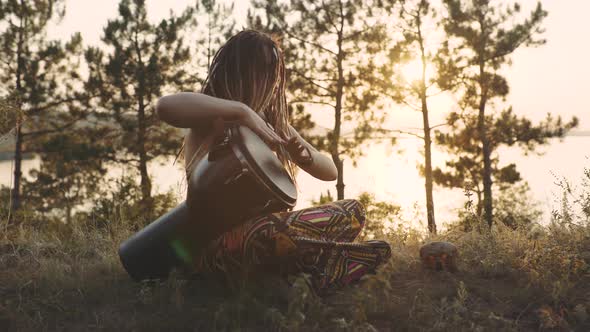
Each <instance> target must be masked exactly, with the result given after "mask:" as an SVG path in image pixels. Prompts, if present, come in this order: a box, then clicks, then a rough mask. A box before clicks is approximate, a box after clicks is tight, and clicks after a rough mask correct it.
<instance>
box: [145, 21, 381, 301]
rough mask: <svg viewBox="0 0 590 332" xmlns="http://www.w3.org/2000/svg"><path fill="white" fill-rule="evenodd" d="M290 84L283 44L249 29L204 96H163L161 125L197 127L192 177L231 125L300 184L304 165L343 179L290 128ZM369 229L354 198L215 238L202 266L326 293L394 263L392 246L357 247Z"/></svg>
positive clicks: (213, 71) (231, 46) (191, 141)
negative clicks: (262, 274)
mask: <svg viewBox="0 0 590 332" xmlns="http://www.w3.org/2000/svg"><path fill="white" fill-rule="evenodd" d="M285 84H286V79H285V67H284V59H283V53H282V50H281V49H280V47H279V45H278V43H277V41H276V40H275V38H274V37H271V36H268V35H267V34H264V33H261V32H258V31H255V30H244V31H241V32H239V33H237V34H236V35H234V36H232V37H231V38H230V39H229V40H228V41H227V42H226V43H225V44H224V45H223V46H222V47H221V48H220V49H219V50H218V51H217V53H216V54H215V56H214V58H213V61H212V63H211V67H210V69H209V74H208V77H207V79H206V81H205V83H204V84H203V88H202V90H201V93H189V92H183V93H176V94H172V95H168V96H164V97H162V98H160V99H159V100H158V103H157V106H156V111H157V114H158V116H159V117H160V119H161V120H163V121H165V122H167V123H169V124H171V125H173V126H176V127H180V128H190V130H189V133H188V134H187V135H186V137H185V139H184V144H183V148H184V152H185V153H184V159H185V167H186V174H187V178H188V177H190V174H191V170H192V168H193V167H194V166H195V165H196V164H197V163H198V161H199V160H200V159H201V158H202V157H203V156H204V155H205V154H206V153H207V151H208V147H209V146H210V145H211V143H212V142H213V140H214V138H215V137H216V135H217V134H219V133H221V132H222V131H223V128H224V126H225V124H226V123H227V122H233V123H239V124H241V125H244V126H247V127H249V128H250V129H252V130H253V131H254V132H255V133H257V134H258V135H259V136H260V137H261V138H262V139H263V140H264V141H265V142H266V143H267V144H268V145H269V146H270V147H271V148H272V149H273V150H274V151H275V152H276V153H277V156H278V157H279V159H280V160H281V162H282V163H283V164H284V166H285V167H286V169H287V170H288V171H289V173H290V175H291V176H292V177H293V179H295V167H299V168H301V169H303V170H304V171H306V172H308V173H309V174H311V175H312V176H314V177H316V178H318V179H320V180H324V181H332V180H335V179H336V177H337V175H338V173H337V169H336V166H335V165H334V162H333V161H332V159H331V158H329V157H327V156H326V155H324V154H322V153H320V152H319V151H318V150H316V149H315V148H314V147H313V146H312V145H311V144H309V143H308V142H307V141H305V140H304V139H303V138H302V137H301V135H299V133H298V132H297V131H296V130H295V129H294V128H293V127H292V126H291V125H290V124H289V121H288V113H287V102H286V98H285ZM267 122H268V124H270V126H269V125H268V124H267ZM364 223H365V210H364V208H363V206H362V205H361V204H360V203H359V202H358V201H356V200H353V199H346V200H339V201H336V202H332V203H329V204H324V205H322V206H318V207H311V208H307V209H302V210H299V211H282V212H279V213H270V214H266V215H262V216H259V217H256V218H252V219H250V220H248V221H247V222H245V223H243V224H241V225H239V226H237V227H235V228H233V229H232V230H230V231H228V232H226V233H224V234H222V235H221V236H220V237H219V238H216V239H212V241H211V243H210V245H209V246H208V247H207V249H205V250H204V251H203V252H202V253H201V255H200V258H199V259H198V263H197V266H195V268H196V270H197V272H198V273H202V274H213V275H217V276H219V275H222V276H225V277H228V278H229V277H232V276H236V275H239V273H243V272H245V271H252V270H254V271H266V272H272V273H282V274H287V275H292V274H294V273H299V272H304V273H308V274H309V275H310V276H311V286H312V287H313V289H314V290H315V291H316V292H317V293H320V294H323V293H326V292H327V291H329V290H334V289H337V288H338V287H340V286H343V285H348V284H352V283H354V282H356V281H358V280H359V279H360V278H361V277H362V276H363V275H365V274H367V273H375V270H376V268H377V267H378V266H379V265H380V264H381V263H382V262H384V261H386V260H387V259H388V258H389V257H390V255H391V250H390V247H389V245H388V244H387V243H386V242H383V241H368V242H363V243H352V241H353V240H354V239H355V238H356V237H357V236H358V234H359V232H360V231H361V230H362V227H363V225H364Z"/></svg>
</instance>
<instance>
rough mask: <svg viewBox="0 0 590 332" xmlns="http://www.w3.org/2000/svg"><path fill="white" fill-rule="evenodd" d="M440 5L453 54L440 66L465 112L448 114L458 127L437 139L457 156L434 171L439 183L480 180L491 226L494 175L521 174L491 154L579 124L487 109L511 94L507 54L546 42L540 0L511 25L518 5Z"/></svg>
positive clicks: (459, 1)
mask: <svg viewBox="0 0 590 332" xmlns="http://www.w3.org/2000/svg"><path fill="white" fill-rule="evenodd" d="M444 4H445V8H446V11H447V13H448V15H447V16H446V18H445V20H444V28H445V31H446V33H447V35H448V36H449V37H450V39H451V42H450V43H449V42H447V44H446V46H447V50H448V53H449V54H450V55H451V57H452V58H451V59H450V60H449V61H448V62H447V63H446V66H441V69H440V70H443V69H444V68H446V69H447V70H448V71H450V72H454V73H455V74H456V75H455V77H456V78H457V80H458V81H460V83H461V84H460V85H458V88H457V91H458V92H459V93H460V94H461V100H460V108H461V109H462V110H464V112H461V113H459V112H454V113H452V114H450V115H449V120H450V121H449V122H450V123H451V124H453V123H456V120H461V122H462V126H459V127H454V131H452V132H451V133H450V134H441V135H440V136H439V137H438V139H437V140H438V142H439V143H440V144H445V145H447V146H448V147H449V148H450V150H451V151H453V152H455V155H456V159H455V160H452V161H450V162H448V163H447V166H448V168H450V171H449V172H448V173H444V172H442V171H440V170H439V171H437V178H438V180H437V182H439V183H442V184H444V185H447V186H451V187H454V186H458V185H461V184H463V181H464V180H463V179H461V177H466V178H469V179H471V180H472V182H473V183H474V184H476V185H477V184H479V183H481V194H483V210H484V220H485V221H486V223H487V224H488V225H489V226H490V227H491V225H492V221H493V212H492V205H493V204H492V202H493V199H492V183H493V181H492V179H493V178H495V179H496V180H497V181H500V182H511V181H512V182H514V181H516V179H517V178H518V177H519V176H518V175H517V174H518V173H517V172H516V169H515V166H514V165H509V166H507V167H504V168H502V169H498V167H497V166H496V163H497V157H494V156H493V152H494V151H495V150H496V149H497V148H498V146H499V145H502V144H506V145H513V144H517V143H518V144H521V145H524V146H525V147H527V148H528V149H532V148H534V147H535V146H537V145H538V144H544V143H546V142H547V139H548V138H551V137H561V136H563V135H564V134H565V133H566V132H567V130H568V129H570V128H572V127H574V126H576V125H577V119H575V118H574V119H572V121H570V122H569V123H566V124H563V123H562V122H561V119H560V118H558V119H557V120H555V119H553V118H551V117H549V118H548V119H547V121H546V122H544V123H542V124H540V125H538V126H533V125H532V124H531V123H530V121H528V120H527V119H525V118H519V117H517V116H516V115H514V114H513V113H512V110H511V108H508V109H506V110H504V111H502V112H501V114H500V115H499V116H498V115H495V114H493V113H492V112H490V111H493V110H494V109H496V110H497V109H499V107H497V106H496V104H497V103H496V101H502V100H504V99H505V98H506V96H507V95H508V93H509V85H508V82H507V80H506V78H505V77H503V76H502V75H501V74H500V70H501V69H502V68H503V67H505V66H506V65H508V64H510V63H511V59H510V56H511V55H512V54H513V53H514V51H515V50H517V49H518V48H519V47H523V46H538V45H543V44H544V43H545V40H544V39H542V38H539V35H540V34H541V33H542V32H543V29H542V27H541V24H542V22H543V20H544V18H545V17H546V16H547V12H546V11H545V10H544V9H543V8H542V6H541V3H540V2H539V3H537V6H536V8H535V9H534V10H533V11H532V12H531V13H530V15H529V16H528V18H526V19H524V21H522V22H521V23H513V22H515V20H516V19H517V16H518V14H519V13H520V11H521V7H520V5H519V4H518V3H513V4H500V3H498V2H496V1H491V0H477V1H466V0H445V1H444ZM494 106H496V107H494ZM491 107H493V108H492V109H490V108H491ZM480 161H481V163H480ZM480 165H481V166H480Z"/></svg>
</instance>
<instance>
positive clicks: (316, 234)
mask: <svg viewBox="0 0 590 332" xmlns="http://www.w3.org/2000/svg"><path fill="white" fill-rule="evenodd" d="M364 224H365V209H364V207H363V206H362V204H361V203H359V202H358V201H357V200H354V199H344V200H339V201H335V202H331V203H327V204H324V205H321V206H315V207H310V208H306V209H302V210H297V211H284V212H278V213H269V214H265V215H262V216H260V217H256V218H252V219H250V220H248V221H246V222H245V223H243V224H240V225H239V226H237V227H235V228H234V229H232V230H230V231H228V232H226V233H224V234H223V235H221V236H220V237H219V238H217V239H216V240H214V241H212V242H211V243H210V245H209V246H208V247H207V248H206V249H205V250H204V251H203V252H202V254H201V255H200V256H199V259H198V260H197V264H196V270H197V271H196V272H197V273H199V274H204V275H207V274H213V275H217V276H221V277H225V278H234V277H241V276H244V273H246V274H250V273H252V272H253V271H254V272H255V273H256V272H262V273H268V272H271V273H277V274H280V275H283V276H287V275H292V274H296V273H300V272H304V273H307V274H308V275H309V276H310V281H311V286H312V288H313V290H314V291H315V292H316V293H317V294H323V293H325V292H327V291H330V290H334V289H337V288H339V287H341V286H345V285H349V284H353V283H355V282H356V281H358V280H359V279H360V278H361V277H362V276H363V275H365V274H367V273H373V274H374V273H375V271H376V269H377V267H378V266H379V265H380V264H381V263H383V262H386V261H387V260H388V259H389V257H390V256H391V249H390V246H389V244H388V243H387V242H384V241H377V240H373V241H365V242H358V243H353V241H354V239H355V238H356V237H357V236H358V235H359V233H360V231H361V230H362V228H363V226H364Z"/></svg>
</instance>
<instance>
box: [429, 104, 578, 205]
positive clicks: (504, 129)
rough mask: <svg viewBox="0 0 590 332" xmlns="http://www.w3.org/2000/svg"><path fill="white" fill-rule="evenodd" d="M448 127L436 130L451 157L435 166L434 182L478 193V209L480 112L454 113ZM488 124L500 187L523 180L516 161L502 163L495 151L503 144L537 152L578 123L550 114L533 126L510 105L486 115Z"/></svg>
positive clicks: (480, 187)
mask: <svg viewBox="0 0 590 332" xmlns="http://www.w3.org/2000/svg"><path fill="white" fill-rule="evenodd" d="M447 121H448V123H449V127H448V129H447V130H446V131H444V132H443V131H437V132H436V136H435V140H436V142H437V144H438V145H439V146H441V147H442V148H443V149H444V150H446V151H447V152H448V153H449V154H451V156H453V157H452V158H451V159H450V160H447V161H446V162H445V167H444V168H440V167H439V168H435V169H434V171H433V176H434V181H435V182H436V183H438V184H440V185H442V186H445V187H449V188H470V189H471V190H473V191H474V192H475V193H476V194H477V211H478V213H480V212H481V210H482V204H483V197H482V196H483V192H484V190H483V173H484V163H483V159H484V156H483V151H482V146H481V142H480V140H479V136H478V135H479V134H478V127H477V121H478V120H477V115H474V114H471V113H469V112H463V113H457V112H451V113H450V114H449V115H448V116H447ZM486 123H487V124H488V125H487V126H488V133H489V142H490V148H491V150H492V151H493V153H492V154H491V156H490V160H491V166H492V179H493V183H494V184H495V185H496V186H497V188H498V189H500V190H506V189H507V188H508V187H510V186H511V185H514V184H517V183H518V182H519V181H521V180H522V177H521V176H520V173H519V172H518V170H517V169H516V165H515V164H508V165H505V166H499V164H500V156H499V154H498V153H497V152H496V151H497V150H498V148H500V147H510V146H518V147H519V148H521V149H522V150H523V151H524V153H525V154H528V153H531V152H532V153H536V150H537V148H538V147H539V146H542V145H547V144H549V143H550V139H552V138H563V137H564V136H565V134H566V133H567V132H568V131H569V130H571V129H572V128H574V127H576V126H577V125H578V120H577V119H576V118H574V119H572V121H571V122H569V123H565V124H564V123H563V122H562V120H561V117H557V118H553V117H552V116H551V115H550V114H548V115H547V118H546V119H545V120H544V121H541V122H540V123H539V124H537V125H533V124H532V123H531V121H530V120H528V119H526V118H524V117H519V116H517V115H516V114H514V112H513V110H512V108H511V107H510V108H508V109H506V110H504V111H502V112H500V113H499V114H497V115H491V114H490V115H486Z"/></svg>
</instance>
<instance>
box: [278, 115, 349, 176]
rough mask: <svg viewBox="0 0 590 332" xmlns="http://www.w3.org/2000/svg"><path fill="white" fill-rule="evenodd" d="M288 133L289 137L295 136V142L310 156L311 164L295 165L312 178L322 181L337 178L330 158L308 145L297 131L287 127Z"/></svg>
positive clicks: (336, 171)
mask: <svg viewBox="0 0 590 332" xmlns="http://www.w3.org/2000/svg"><path fill="white" fill-rule="evenodd" d="M289 131H290V132H291V137H293V136H296V137H297V140H298V141H299V142H300V143H301V145H303V146H304V147H306V148H307V149H308V151H309V153H310V154H311V160H312V162H311V164H299V163H298V164H297V166H299V167H300V168H301V169H302V170H304V171H306V172H307V173H309V174H310V175H312V176H313V177H315V178H317V179H320V180H323V181H334V180H336V178H337V177H338V170H337V169H336V165H335V164H334V161H333V160H332V158H330V157H328V156H326V155H325V154H323V153H321V152H319V151H318V150H317V149H316V148H315V147H313V145H311V144H309V142H307V141H306V140H304V139H303V137H301V135H299V133H298V132H297V130H295V128H293V127H292V126H291V125H289Z"/></svg>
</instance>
